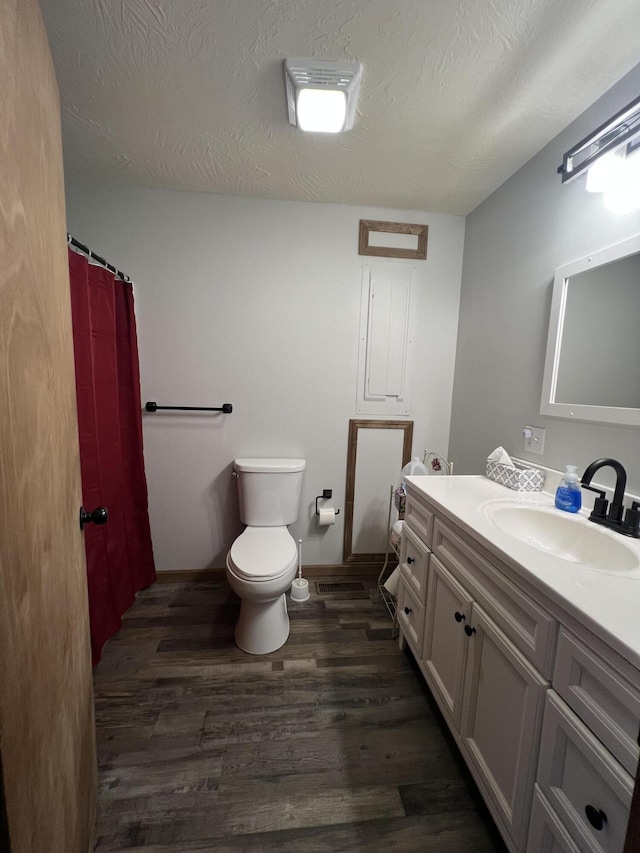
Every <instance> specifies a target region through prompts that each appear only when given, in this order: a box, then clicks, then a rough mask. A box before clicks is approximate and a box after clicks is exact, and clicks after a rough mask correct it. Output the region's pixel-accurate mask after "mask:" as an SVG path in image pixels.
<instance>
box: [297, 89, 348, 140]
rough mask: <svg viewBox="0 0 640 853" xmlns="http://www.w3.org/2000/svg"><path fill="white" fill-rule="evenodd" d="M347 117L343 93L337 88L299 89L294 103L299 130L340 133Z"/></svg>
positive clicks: (345, 100)
mask: <svg viewBox="0 0 640 853" xmlns="http://www.w3.org/2000/svg"><path fill="white" fill-rule="evenodd" d="M346 117H347V99H346V97H345V93H344V92H342V91H339V90H337V89H301V90H300V92H299V93H298V100H297V103H296V118H297V124H298V127H299V128H300V130H306V131H311V132H318V133H340V131H341V130H342V129H343V127H344V124H345V120H346Z"/></svg>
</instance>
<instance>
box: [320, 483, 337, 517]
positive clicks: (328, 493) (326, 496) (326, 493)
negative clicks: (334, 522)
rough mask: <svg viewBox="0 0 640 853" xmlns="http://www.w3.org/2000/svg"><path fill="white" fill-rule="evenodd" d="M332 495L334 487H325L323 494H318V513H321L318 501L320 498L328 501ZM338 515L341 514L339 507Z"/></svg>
mask: <svg viewBox="0 0 640 853" xmlns="http://www.w3.org/2000/svg"><path fill="white" fill-rule="evenodd" d="M332 496H333V489H323V490H322V494H321V495H318V497H317V498H316V515H320V510H319V509H318V501H319V500H323V501H327V500H329V498H330V497H332ZM336 515H340V510H339V509H337V510H336Z"/></svg>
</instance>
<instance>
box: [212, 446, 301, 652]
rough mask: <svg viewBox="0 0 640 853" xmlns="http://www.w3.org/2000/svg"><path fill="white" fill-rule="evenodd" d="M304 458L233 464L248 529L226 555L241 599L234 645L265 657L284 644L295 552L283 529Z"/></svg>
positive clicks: (294, 503)
mask: <svg viewBox="0 0 640 853" xmlns="http://www.w3.org/2000/svg"><path fill="white" fill-rule="evenodd" d="M305 467H306V462H305V460H304V459H236V460H235V462H234V475H235V476H236V478H237V481H238V497H239V501H240V520H241V521H242V523H243V524H246V525H247V526H246V528H245V530H244V532H243V533H241V534H240V536H238V538H237V539H236V540H235V542H234V543H233V545H232V546H231V548H230V550H229V553H228V554H227V580H228V581H229V585H230V586H231V589H232V590H233V591H234V592H235V593H236V595H238V596H240V599H241V604H240V616H239V617H238V622H237V624H236V627H235V634H234V636H235V641H236V645H237V646H238V647H239V648H240V649H242V651H244V652H248V653H249V654H251V655H266V654H269V652H274V651H275V650H276V649H279V648H280V646H283V645H284V644H285V643H286V642H287V638H288V636H289V615H288V613H287V599H286V592H287V590H288V589H289V587H290V586H291V583H292V581H293V579H294V578H295V576H296V571H297V568H298V548H297V545H296V542H295V540H294V538H293V537H292V536H291V534H290V533H289V531H288V529H287V525H288V524H292V523H293V522H294V521H295V520H296V519H297V517H298V510H299V506H300V491H301V489H302V473H303V471H304V469H305Z"/></svg>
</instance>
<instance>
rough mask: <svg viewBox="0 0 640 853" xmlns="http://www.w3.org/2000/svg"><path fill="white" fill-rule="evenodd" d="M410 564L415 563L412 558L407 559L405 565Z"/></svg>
mask: <svg viewBox="0 0 640 853" xmlns="http://www.w3.org/2000/svg"><path fill="white" fill-rule="evenodd" d="M411 563H415V560H414V559H413V557H407V565H409V566H410V565H411Z"/></svg>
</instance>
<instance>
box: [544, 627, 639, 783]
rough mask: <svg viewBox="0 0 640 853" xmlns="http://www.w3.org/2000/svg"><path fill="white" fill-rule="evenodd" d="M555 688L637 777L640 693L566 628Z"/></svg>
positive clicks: (558, 656)
mask: <svg viewBox="0 0 640 853" xmlns="http://www.w3.org/2000/svg"><path fill="white" fill-rule="evenodd" d="M553 686H554V688H555V690H556V691H557V692H558V693H559V694H560V695H561V696H562V698H563V699H564V700H565V702H566V703H567V704H568V705H569V706H570V707H571V708H572V709H573V710H574V711H575V712H576V714H577V715H578V716H579V717H580V719H581V720H582V721H583V722H584V723H586V725H587V726H588V727H589V728H590V729H591V731H592V732H593V733H594V734H595V735H596V736H597V737H598V738H600V740H601V741H602V743H603V744H604V745H605V746H606V747H607V749H609V750H610V751H611V752H612V753H613V755H614V757H615V758H617V759H618V761H619V762H620V763H621V764H622V766H623V767H624V768H625V769H626V770H627V772H628V773H630V774H631V775H632V776H635V773H636V768H637V766H638V752H639V750H638V743H637V741H636V737H637V734H638V726H639V725H640V691H638V689H637V688H636V687H635V686H634V685H632V684H631V683H629V682H628V681H627V680H626V679H625V678H624V677H623V676H622V675H620V674H619V673H617V672H616V671H615V670H614V669H613V668H612V667H611V666H610V665H609V664H608V663H607V662H606V661H605V660H603V659H602V658H601V657H600V656H599V655H598V654H596V652H594V651H592V650H591V649H589V648H587V646H585V645H584V644H583V643H582V642H580V640H578V639H577V637H574V636H573V635H572V634H570V633H569V632H568V631H567V630H566V629H565V628H562V629H561V630H560V635H559V637H558V651H557V654H556V666H555V671H554V674H553Z"/></svg>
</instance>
